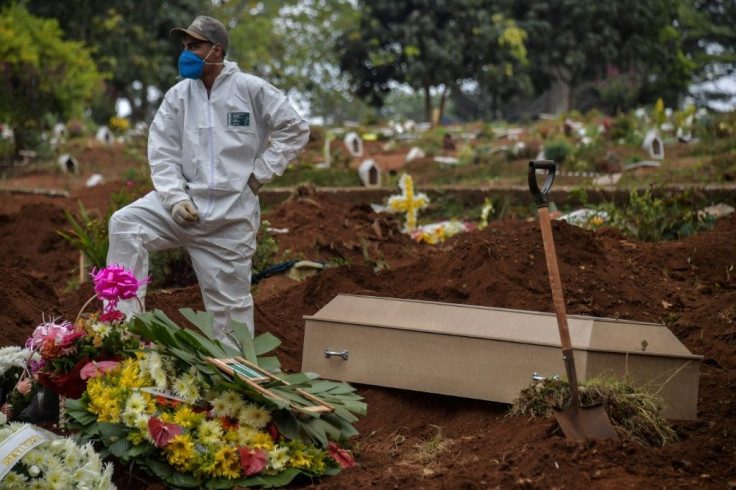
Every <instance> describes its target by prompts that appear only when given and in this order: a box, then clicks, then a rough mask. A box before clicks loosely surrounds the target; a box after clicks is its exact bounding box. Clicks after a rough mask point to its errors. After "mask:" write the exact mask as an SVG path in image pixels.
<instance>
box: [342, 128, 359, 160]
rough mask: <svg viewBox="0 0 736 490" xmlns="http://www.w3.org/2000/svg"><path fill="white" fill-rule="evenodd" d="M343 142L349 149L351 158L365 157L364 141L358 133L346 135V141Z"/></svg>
mask: <svg viewBox="0 0 736 490" xmlns="http://www.w3.org/2000/svg"><path fill="white" fill-rule="evenodd" d="M343 142H344V143H345V147H346V148H347V149H348V152H349V153H350V155H351V156H354V157H362V156H363V140H362V139H361V138H360V136H358V133H356V132H353V131H351V132H349V133H348V134H346V135H345V139H343Z"/></svg>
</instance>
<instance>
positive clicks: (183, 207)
mask: <svg viewBox="0 0 736 490" xmlns="http://www.w3.org/2000/svg"><path fill="white" fill-rule="evenodd" d="M171 217H172V218H174V221H176V222H177V223H178V224H179V225H180V226H189V225H191V224H194V223H195V222H196V221H197V219H199V213H198V212H197V208H195V207H194V203H193V202H192V201H190V200H185V201H179V202H178V203H176V204H174V207H173V208H171Z"/></svg>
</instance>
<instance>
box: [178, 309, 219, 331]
mask: <svg viewBox="0 0 736 490" xmlns="http://www.w3.org/2000/svg"><path fill="white" fill-rule="evenodd" d="M179 313H181V314H182V315H183V316H184V318H186V319H187V320H189V322H190V323H191V324H192V325H194V326H195V327H197V328H198V329H199V330H200V331H201V332H202V333H203V334H204V335H206V336H207V338H209V339H214V338H215V330H214V327H213V325H214V320H215V315H213V314H212V313H209V312H205V311H197V312H195V311H194V310H193V309H191V308H181V309H180V310H179Z"/></svg>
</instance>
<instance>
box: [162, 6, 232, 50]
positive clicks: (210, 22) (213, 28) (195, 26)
mask: <svg viewBox="0 0 736 490" xmlns="http://www.w3.org/2000/svg"><path fill="white" fill-rule="evenodd" d="M170 34H171V36H172V37H175V38H177V39H181V38H182V37H184V36H192V37H193V38H194V39H199V40H200V41H209V42H211V43H212V44H219V45H220V46H222V50H223V51H225V52H227V45H228V42H229V38H228V35H227V29H225V26H224V25H222V22H220V21H219V20H217V19H213V18H212V17H207V16H206V15H200V16H199V17H197V18H196V19H194V21H192V25H190V26H189V27H188V28H186V29H184V28H183V27H176V28H174V29H171V32H170Z"/></svg>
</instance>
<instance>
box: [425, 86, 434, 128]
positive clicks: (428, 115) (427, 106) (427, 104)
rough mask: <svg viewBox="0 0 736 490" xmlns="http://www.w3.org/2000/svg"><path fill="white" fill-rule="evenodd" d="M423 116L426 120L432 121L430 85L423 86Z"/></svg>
mask: <svg viewBox="0 0 736 490" xmlns="http://www.w3.org/2000/svg"><path fill="white" fill-rule="evenodd" d="M424 117H425V118H426V119H427V122H429V123H432V122H433V121H432V94H431V93H430V87H426V86H425V87H424Z"/></svg>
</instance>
